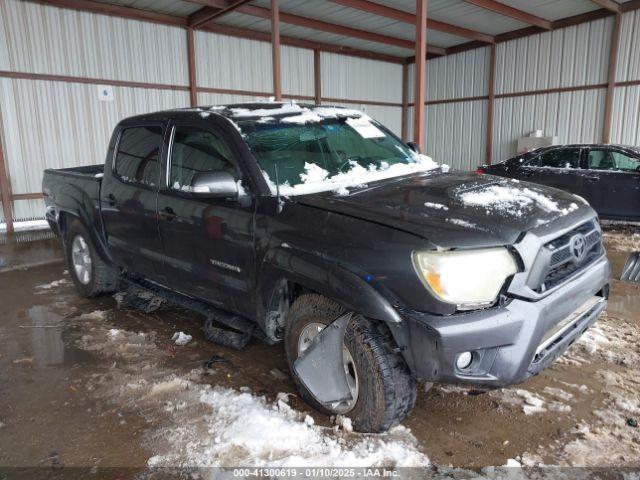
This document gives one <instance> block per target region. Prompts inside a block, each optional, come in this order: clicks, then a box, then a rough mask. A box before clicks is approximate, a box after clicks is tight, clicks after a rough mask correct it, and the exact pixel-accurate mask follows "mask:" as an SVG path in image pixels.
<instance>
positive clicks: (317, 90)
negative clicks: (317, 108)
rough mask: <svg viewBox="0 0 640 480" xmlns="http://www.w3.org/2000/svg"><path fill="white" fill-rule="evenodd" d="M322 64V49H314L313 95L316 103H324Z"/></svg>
mask: <svg viewBox="0 0 640 480" xmlns="http://www.w3.org/2000/svg"><path fill="white" fill-rule="evenodd" d="M321 69H322V66H321V64H320V50H318V49H317V48H316V49H315V50H314V51H313V96H314V101H315V104H316V105H320V104H321V103H322V70H321Z"/></svg>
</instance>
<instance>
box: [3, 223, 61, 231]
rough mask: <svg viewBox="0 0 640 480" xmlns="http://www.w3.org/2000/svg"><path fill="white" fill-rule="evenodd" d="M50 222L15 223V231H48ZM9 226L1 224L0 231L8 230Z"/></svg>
mask: <svg viewBox="0 0 640 480" xmlns="http://www.w3.org/2000/svg"><path fill="white" fill-rule="evenodd" d="M49 228H50V227H49V222H47V221H46V220H25V221H21V222H14V223H13V229H14V231H16V232H24V231H28V230H48V229H49ZM6 229H7V224H6V223H4V222H0V231H2V230H6Z"/></svg>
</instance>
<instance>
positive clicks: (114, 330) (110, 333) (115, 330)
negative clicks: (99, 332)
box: [109, 328, 120, 338]
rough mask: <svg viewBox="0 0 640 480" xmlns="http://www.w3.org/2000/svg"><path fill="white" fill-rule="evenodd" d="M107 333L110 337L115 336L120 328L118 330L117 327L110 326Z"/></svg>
mask: <svg viewBox="0 0 640 480" xmlns="http://www.w3.org/2000/svg"><path fill="white" fill-rule="evenodd" d="M109 335H111V337H113V338H115V337H117V336H118V335H120V330H118V329H117V328H112V329H110V330H109Z"/></svg>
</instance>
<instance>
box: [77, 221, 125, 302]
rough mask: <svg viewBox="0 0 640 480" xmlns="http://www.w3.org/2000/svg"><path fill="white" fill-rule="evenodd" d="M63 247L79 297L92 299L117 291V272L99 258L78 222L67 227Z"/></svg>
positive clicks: (89, 238) (87, 234)
mask: <svg viewBox="0 0 640 480" xmlns="http://www.w3.org/2000/svg"><path fill="white" fill-rule="evenodd" d="M64 247H65V253H66V258H67V265H68V268H69V274H70V275H71V279H72V280H73V283H74V285H75V287H76V290H77V291H78V293H79V294H80V295H82V296H83V297H87V298H93V297H96V296H98V295H100V294H103V293H110V292H114V291H115V290H116V289H117V287H118V270H117V269H116V268H115V267H113V266H111V265H109V264H107V263H106V262H105V261H104V260H102V258H100V255H98V252H97V251H96V249H95V247H94V246H93V244H92V242H91V237H90V236H89V233H88V232H87V230H86V229H85V228H84V226H83V225H82V224H81V223H80V222H79V221H78V220H74V221H73V222H71V224H70V225H69V229H68V230H67V232H66V235H65V241H64Z"/></svg>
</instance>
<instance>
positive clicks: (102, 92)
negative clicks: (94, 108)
mask: <svg viewBox="0 0 640 480" xmlns="http://www.w3.org/2000/svg"><path fill="white" fill-rule="evenodd" d="M98 100H100V101H103V102H113V87H112V86H111V85H98Z"/></svg>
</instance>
